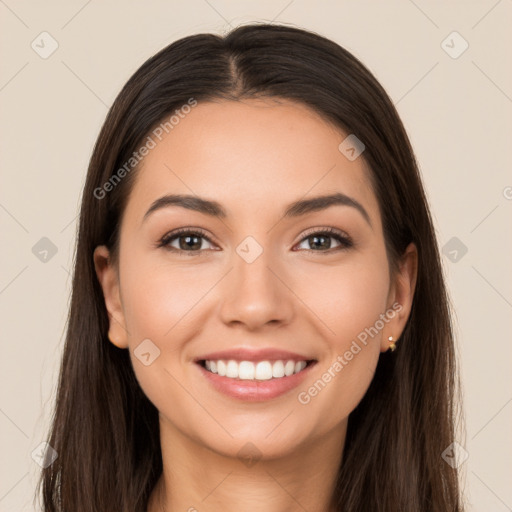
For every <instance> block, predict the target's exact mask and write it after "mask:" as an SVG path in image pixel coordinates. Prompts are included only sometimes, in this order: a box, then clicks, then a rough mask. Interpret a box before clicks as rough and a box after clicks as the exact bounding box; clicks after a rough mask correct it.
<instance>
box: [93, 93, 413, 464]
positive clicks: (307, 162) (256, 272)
mask: <svg viewBox="0 0 512 512" xmlns="http://www.w3.org/2000/svg"><path fill="white" fill-rule="evenodd" d="M160 131H162V130H160ZM158 133H160V132H158ZM347 135H349V134H344V133H342V132H341V131H340V130H338V129H335V128H334V127H333V126H332V125H330V124H328V123H327V122H325V121H324V120H323V119H322V118H321V117H319V116H318V115H317V114H316V113H315V112H313V111H312V110H310V109H309V108H307V107H306V106H303V105H301V104H298V103H292V102H289V101H282V102H280V103H278V102H276V101H275V100H265V101H263V100H248V101H244V102H228V101H219V102H215V103H214V102H208V103H199V104H198V105H197V106H195V107H193V108H192V109H191V111H190V112H189V113H188V114H186V115H183V116H182V117H180V118H179V122H178V123H175V124H174V125H173V127H172V129H169V127H168V133H166V132H165V130H164V131H163V135H162V134H160V138H161V140H159V139H158V138H157V137H155V136H154V135H153V136H152V137H153V139H154V141H155V143H156V144H155V147H154V148H152V149H150V150H149V152H148V154H147V155H146V156H145V157H144V159H143V161H142V165H141V167H140V168H139V169H138V171H137V176H136V180H135V183H134V187H133V189H132V192H131V195H130V197H129V199H128V202H127V206H126V210H125V212H124V215H123V218H122V223H121V227H120V246H119V261H118V265H117V266H114V265H113V264H112V262H110V263H109V262H108V261H107V260H106V256H107V255H108V251H107V250H106V249H105V247H99V248H98V249H97V250H96V252H95V262H96V269H97V272H98V276H99V279H100V281H101V284H102V286H103V290H104V294H105V299H106V305H107V308H108V311H109V314H110V318H111V324H110V338H111V340H112V342H113V343H114V344H115V345H117V346H118V347H120V348H128V349H129V350H130V356H131V360H132V365H133V368H134V371H135V374H136V376H137V379H138V381H139V383H140V385H141V387H142V389H143V391H144V393H145V394H146V395H147V397H148V398H149V399H150V400H151V401H152V403H153V404H154V405H155V406H156V407H157V408H158V410H159V412H160V418H161V422H162V423H161V426H162V428H168V429H170V431H172V432H174V433H176V434H179V435H180V436H182V437H186V438H187V439H188V440H189V441H191V442H193V443H196V444H198V445H201V446H202V447H206V448H209V449H211V450H213V451H215V452H217V453H221V454H224V455H229V456H237V453H238V451H239V450H240V448H241V447H243V446H244V445H245V444H246V443H247V442H251V443H253V444H254V445H255V447H256V449H257V450H258V452H259V453H260V455H261V456H263V457H269V458H273V457H278V456H283V455H285V454H287V453H291V452H292V451H294V450H296V449H297V448H299V447H306V446H308V445H309V446H312V444H311V443H314V442H315V441H318V440H320V439H321V438H322V437H323V436H325V435H333V434H336V433H342V432H343V431H344V428H345V426H346V421H347V417H348V415H349V414H350V412H351V411H352V410H353V409H354V408H355V407H356V405H357V404H358V402H359V401H360V400H361V398H362V397H363V395H364V394H365V392H366V390H367V388H368V386H369V384H370V382H371V380H372V378H373V375H374V371H375V367H376V364H377V361H378V358H379V354H380V352H381V351H384V350H386V349H387V348H388V345H389V342H388V336H393V337H394V339H395V340H396V339H397V338H398V337H399V336H400V334H401V332H402V330H403V327H404V325H405V322H406V319H407V315H408V313H409V310H410V300H411V296H412V292H413V289H412V288H413V286H414V284H413V283H412V286H411V282H410V280H409V279H408V278H407V276H406V275H405V274H401V275H399V276H398V277H397V278H395V277H392V276H390V274H389V270H388V260H387V257H386V251H385V245H384V238H383V232H382V226H381V218H380V214H379V208H378V203H377V199H376V197H375V195H374V194H373V192H372V189H371V187H370V182H369V180H368V174H367V172H368V171H367V169H366V168H365V162H364V161H363V159H362V158H360V157H356V158H354V155H355V156H357V153H356V152H351V151H350V149H348V151H347V148H346V146H343V145H342V149H343V148H345V149H343V151H342V150H340V149H339V146H340V144H341V143H342V142H343V141H344V139H345V138H346V137H347ZM349 141H350V139H349ZM346 144H348V142H346V143H345V145H346ZM151 145H152V144H151ZM355 149H356V150H358V149H359V150H360V149H361V148H360V147H356V148H355ZM363 155H364V153H363ZM349 157H350V158H349ZM334 194H338V196H337V197H338V199H340V198H341V200H340V201H331V202H329V201H326V202H322V201H320V200H317V201H315V202H312V200H313V199H314V198H319V197H322V196H331V195H334ZM171 195H172V196H176V195H180V196H188V197H189V199H187V200H186V203H183V204H181V205H180V204H179V202H176V201H175V200H172V199H171V198H170V197H168V198H167V199H165V198H166V197H167V196H171ZM205 201H208V202H214V203H215V205H214V206H211V205H210V206H208V205H206V206H204V205H205V203H204V202H205ZM297 202H299V203H302V202H305V203H304V204H303V205H302V206H300V205H299V206H295V207H293V208H291V205H293V204H294V203H297ZM185 206H187V207H185ZM290 208H291V209H290ZM179 229H182V230H183V231H184V233H181V234H173V232H175V231H176V230H179ZM327 229H328V230H331V232H330V233H325V231H326V230H327ZM198 231H199V233H198ZM190 232H192V233H190ZM315 233H316V235H315ZM338 237H340V238H338ZM404 272H406V271H404ZM404 276H405V277H404ZM393 304H395V306H394V307H393ZM398 310H400V311H398ZM365 329H366V330H365ZM221 352H222V354H219V353H221ZM283 352H286V353H283ZM204 360H208V361H209V362H208V363H204ZM219 360H223V361H225V362H226V364H227V362H228V361H229V360H233V361H235V362H234V363H229V364H227V370H225V368H224V367H223V364H222V363H219V362H218V361H219ZM289 360H291V361H293V363H287V362H288V361H289ZM211 361H213V362H211ZM241 361H245V362H244V363H242V364H241V365H240V364H238V363H240V362H241ZM278 361H282V362H283V363H282V364H281V363H279V362H278ZM300 361H308V362H309V363H308V365H307V366H306V368H305V369H303V370H302V371H300V369H301V367H302V366H303V364H301V363H300ZM259 362H261V363H262V364H258V363H259ZM297 363H298V364H297ZM205 364H206V365H208V366H209V367H210V370H208V369H206V368H205V367H204V365H205ZM212 369H213V370H214V371H217V373H213V372H212V371H211V370H212ZM224 370H225V371H227V372H228V375H232V377H229V376H221V375H219V374H222V373H224ZM295 370H299V371H298V373H296V374H294V375H290V376H286V375H285V376H284V377H280V375H282V374H283V371H286V373H290V371H295ZM269 372H270V373H269ZM272 372H274V375H275V377H272V378H269V377H270V376H271V375H272ZM237 375H238V378H237V377H236V376H237ZM239 377H242V378H239Z"/></svg>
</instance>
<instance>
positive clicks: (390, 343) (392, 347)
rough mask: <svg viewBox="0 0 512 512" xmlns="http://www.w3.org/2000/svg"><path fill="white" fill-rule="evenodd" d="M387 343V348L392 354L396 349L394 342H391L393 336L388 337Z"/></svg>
mask: <svg viewBox="0 0 512 512" xmlns="http://www.w3.org/2000/svg"><path fill="white" fill-rule="evenodd" d="M388 341H389V348H390V349H391V352H394V351H395V349H396V345H395V342H394V341H393V336H390V337H389V338H388Z"/></svg>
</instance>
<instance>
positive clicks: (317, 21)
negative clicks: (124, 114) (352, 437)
mask: <svg viewBox="0 0 512 512" xmlns="http://www.w3.org/2000/svg"><path fill="white" fill-rule="evenodd" d="M0 15H1V21H0V48H1V50H0V51H1V58H2V65H1V70H0V108H1V118H0V119H1V121H0V123H1V138H0V139H1V158H2V187H1V189H0V224H1V228H2V236H3V241H2V251H0V257H1V269H2V273H1V277H0V312H1V325H2V341H1V343H2V345H1V358H0V368H1V374H0V375H1V385H0V432H1V435H0V448H1V456H0V460H1V461H2V462H1V469H0V511H2V512H4V511H17V512H20V511H32V510H37V507H35V506H34V505H33V504H32V493H33V489H34V485H35V479H36V476H37V471H38V469H39V467H38V466H37V464H36V462H35V461H34V460H33V459H32V457H31V454H32V452H33V451H34V450H35V449H36V448H37V446H38V445H39V444H40V443H41V442H42V441H43V439H44V432H45V428H46V425H47V423H48V419H49V416H50V414H51V407H52V405H53V398H54V391H55V389H54V387H55V384H56V377H57V371H58V363H59V358H60V355H61V350H62V343H63V332H64V325H65V320H66V315H67V305H68V294H69V285H70V276H69V272H70V268H71V262H72V252H73V245H74V234H75V227H76V220H75V219H76V215H77V207H78V200H79V195H80V192H81V187H82V185H83V182H84V177H85V172H86V167H87V163H88V159H89V157H90V154H91V150H92V147H93V144H94V141H95V139H96V136H97V135H98V131H99V129H100V126H101V123H102V122H103V120H104V117H105V115H106V113H107V108H108V106H109V105H111V103H112V101H113V100H114V98H115V96H116V95H117V93H118V92H119V90H120V88H121V87H122V85H123V84H124V83H125V82H126V80H127V79H128V78H129V76H130V75H131V74H132V73H133V72H134V71H135V70H136V69H137V68H138V67H139V66H140V65H141V64H142V63H143V61H144V60H145V59H146V58H148V57H149V56H151V55H152V54H154V53H155V52H156V51H158V50H160V49H161V48H162V47H164V46H165V45H167V44H169V43H170V42H172V41H174V40H176V39H178V38H180V37H183V36H185V35H189V34H193V33H198V32H211V31H213V32H221V33H222V32H225V31H227V30H228V29H229V28H230V27H231V26H236V25H238V24H240V23H247V22H250V21H253V20H261V21H270V20H274V21H276V22H283V23H291V24H295V25H298V26H300V27H304V28H307V29H310V30H313V31H317V32H319V33H321V34H322V35H325V36H327V37H330V38H332V39H333V40H335V41H337V42H338V43H340V44H341V45H343V46H345V47H346V48H347V49H348V50H350V51H352V52H353V53H354V54H355V55H356V56H358V57H359V58H360V59H361V60H362V61H363V62H364V63H365V64H366V65H367V66H368V67H369V68H370V69H371V70H372V71H373V72H374V73H375V75H376V76H377V78H378V79H379V80H380V81H381V83H382V84H383V86H384V87H385V89H386V90H387V91H388V93H389V94H390V96H391V98H392V99H393V101H394V102H395V104H396V105H397V108H398V111H399V113H400V115H401V117H402V119H403V121H404V123H405V126H406V128H407V130H408V132H409V135H410V137H411V140H412V143H413V146H414V148H415V151H416V154H417V157H418V160H419V162H420V166H421V170H422V174H423V178H424V183H425V187H426V189H427V193H428V196H429V199H430V203H431V208H432V212H433V215H434V219H435V223H436V229H437V232H438V237H439V244H440V248H441V249H442V248H443V247H445V245H446V244H447V243H448V242H449V241H450V240H451V239H452V238H453V237H456V238H457V239H458V240H459V242H457V241H455V242H454V241H453V240H452V241H451V242H450V243H449V244H448V246H447V249H445V252H446V253H447V254H446V255H444V256H443V264H444V267H445V271H446V275H447V280H448V285H449V289H450V293H451V297H452V300H453V304H454V306H455V308H456V311H457V314H456V318H455V319H454V322H455V328H456V332H457V336H458V343H459V353H460V361H461V366H462V378H463V386H464V395H465V409H466V416H467V426H466V431H467V433H466V436H465V438H464V434H461V435H460V437H459V439H458V440H457V441H458V442H460V444H461V445H462V446H464V447H465V449H466V450H467V453H468V454H469V457H468V459H467V460H466V461H465V462H464V463H463V464H462V469H463V472H464V474H465V477H466V484H465V489H466V495H467V499H468V502H469V504H470V505H469V506H468V510H469V511H482V512H484V511H485V512H488V511H491V510H492V511H493V512H502V511H503V512H504V511H510V510H512V486H511V485H510V482H511V477H512V468H511V460H512V439H511V432H512V377H511V373H512V372H511V371H510V368H511V363H512V343H511V336H510V328H511V318H512V315H511V313H512V270H511V264H510V262H511V253H512V239H511V236H510V234H511V225H512V215H511V210H512V175H511V172H510V170H511V168H512V166H511V163H512V152H511V151H510V148H511V142H512V137H511V136H512V116H511V112H512V69H511V65H510V63H511V49H512V31H511V30H510V27H511V26H512V1H511V0H500V1H496V0H478V1H477V0H475V1H465V2H462V1H458V2H456V1H452V2H444V1H435V2H434V1H430V2H428V1H425V0H415V1H412V0H401V1H388V2H380V1H377V0H374V1H355V0H347V1H343V2H335V1H325V2H316V1H315V2H314V1H311V0H309V1H306V0H278V1H274V2H271V1H259V2H256V1H239V2H234V1H233V2H228V1H226V0H222V1H221V0H208V1H206V0H193V1H190V2H177V1H171V2H163V1H160V2H157V1H153V2H142V1H130V2H121V1H118V2H114V1H103V2H100V1H97V0H96V1H66V2H64V1H62V2H55V1H53V2H51V1H49V2H36V1H35V0H33V1H26V2H16V1H15V0H5V1H4V0H0ZM43 31H46V32H48V33H49V34H50V35H51V37H53V38H54V39H55V40H56V41H57V43H58V49H57V50H56V51H55V52H54V53H53V54H52V55H50V56H49V57H48V58H47V59H43V58H41V57H40V55H39V54H38V53H36V52H35V51H34V50H33V49H32V47H31V43H32V41H34V40H35V44H36V43H37V44H39V47H42V46H43V43H41V42H40V41H41V37H46V38H47V39H45V43H44V46H45V49H46V50H48V49H50V48H51V46H50V39H48V36H41V37H38V36H39V34H40V33H41V32H43ZM453 31H457V32H459V33H460V35H461V36H462V38H463V39H464V40H465V41H467V43H469V48H468V49H467V50H466V51H465V52H464V53H462V54H461V55H460V56H458V58H452V57H451V56H450V55H449V54H448V53H447V52H446V51H445V49H446V50H448V51H450V52H452V55H453V54H454V52H455V53H458V52H459V51H460V50H461V49H463V46H462V45H463V44H464V42H463V40H461V39H457V37H456V36H455V39H454V36H450V37H449V38H448V39H447V41H446V43H445V44H444V48H445V49H444V48H443V46H442V42H443V40H445V39H446V38H447V36H449V35H450V34H451V33H452V32H453ZM38 41H39V43H38ZM447 46H448V47H451V49H450V48H447ZM40 51H42V50H40ZM507 187H508V188H507ZM42 237H47V238H48V239H50V240H51V241H52V243H53V244H54V245H55V246H56V249H57V253H56V254H55V255H53V256H51V253H50V254H49V256H48V261H46V262H43V261H40V259H38V257H36V255H35V254H34V253H33V252H32V248H33V246H34V245H35V244H36V243H37V242H38V241H39V240H40V239H41V238H42ZM453 243H459V245H460V244H464V246H465V247H467V253H466V254H464V255H462V252H461V251H460V250H459V252H458V253H457V258H456V260H455V261H452V260H453V259H454V255H455V253H453V252H452V253H451V254H450V252H449V251H453V247H452V246H451V245H450V244H453ZM461 255H462V256H461ZM50 256H51V257H50ZM385 478H393V475H385Z"/></svg>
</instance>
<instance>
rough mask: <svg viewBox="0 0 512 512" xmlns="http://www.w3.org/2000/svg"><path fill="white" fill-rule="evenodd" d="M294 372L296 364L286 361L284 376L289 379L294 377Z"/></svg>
mask: <svg viewBox="0 0 512 512" xmlns="http://www.w3.org/2000/svg"><path fill="white" fill-rule="evenodd" d="M294 371H295V363H294V362H293V361H286V364H285V365H284V374H285V375H286V376H287V377H288V376H290V375H293V372H294Z"/></svg>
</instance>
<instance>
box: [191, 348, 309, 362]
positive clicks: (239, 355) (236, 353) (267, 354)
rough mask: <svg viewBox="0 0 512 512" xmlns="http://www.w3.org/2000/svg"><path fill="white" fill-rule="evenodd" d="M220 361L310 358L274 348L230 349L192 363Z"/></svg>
mask: <svg viewBox="0 0 512 512" xmlns="http://www.w3.org/2000/svg"><path fill="white" fill-rule="evenodd" d="M220 359H223V360H226V361H229V360H230V359H232V360H234V361H253V362H254V361H279V360H283V361H289V360H293V361H311V360H313V358H312V357H308V356H304V355H302V354H297V353H296V352H289V351H288V350H279V349H275V348H260V349H249V348H245V347H240V348H232V349H229V350H221V351H218V352H210V353H208V354H205V355H203V356H200V357H196V358H195V359H194V362H196V363H198V362H200V361H205V360H206V361H218V360H220Z"/></svg>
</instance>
